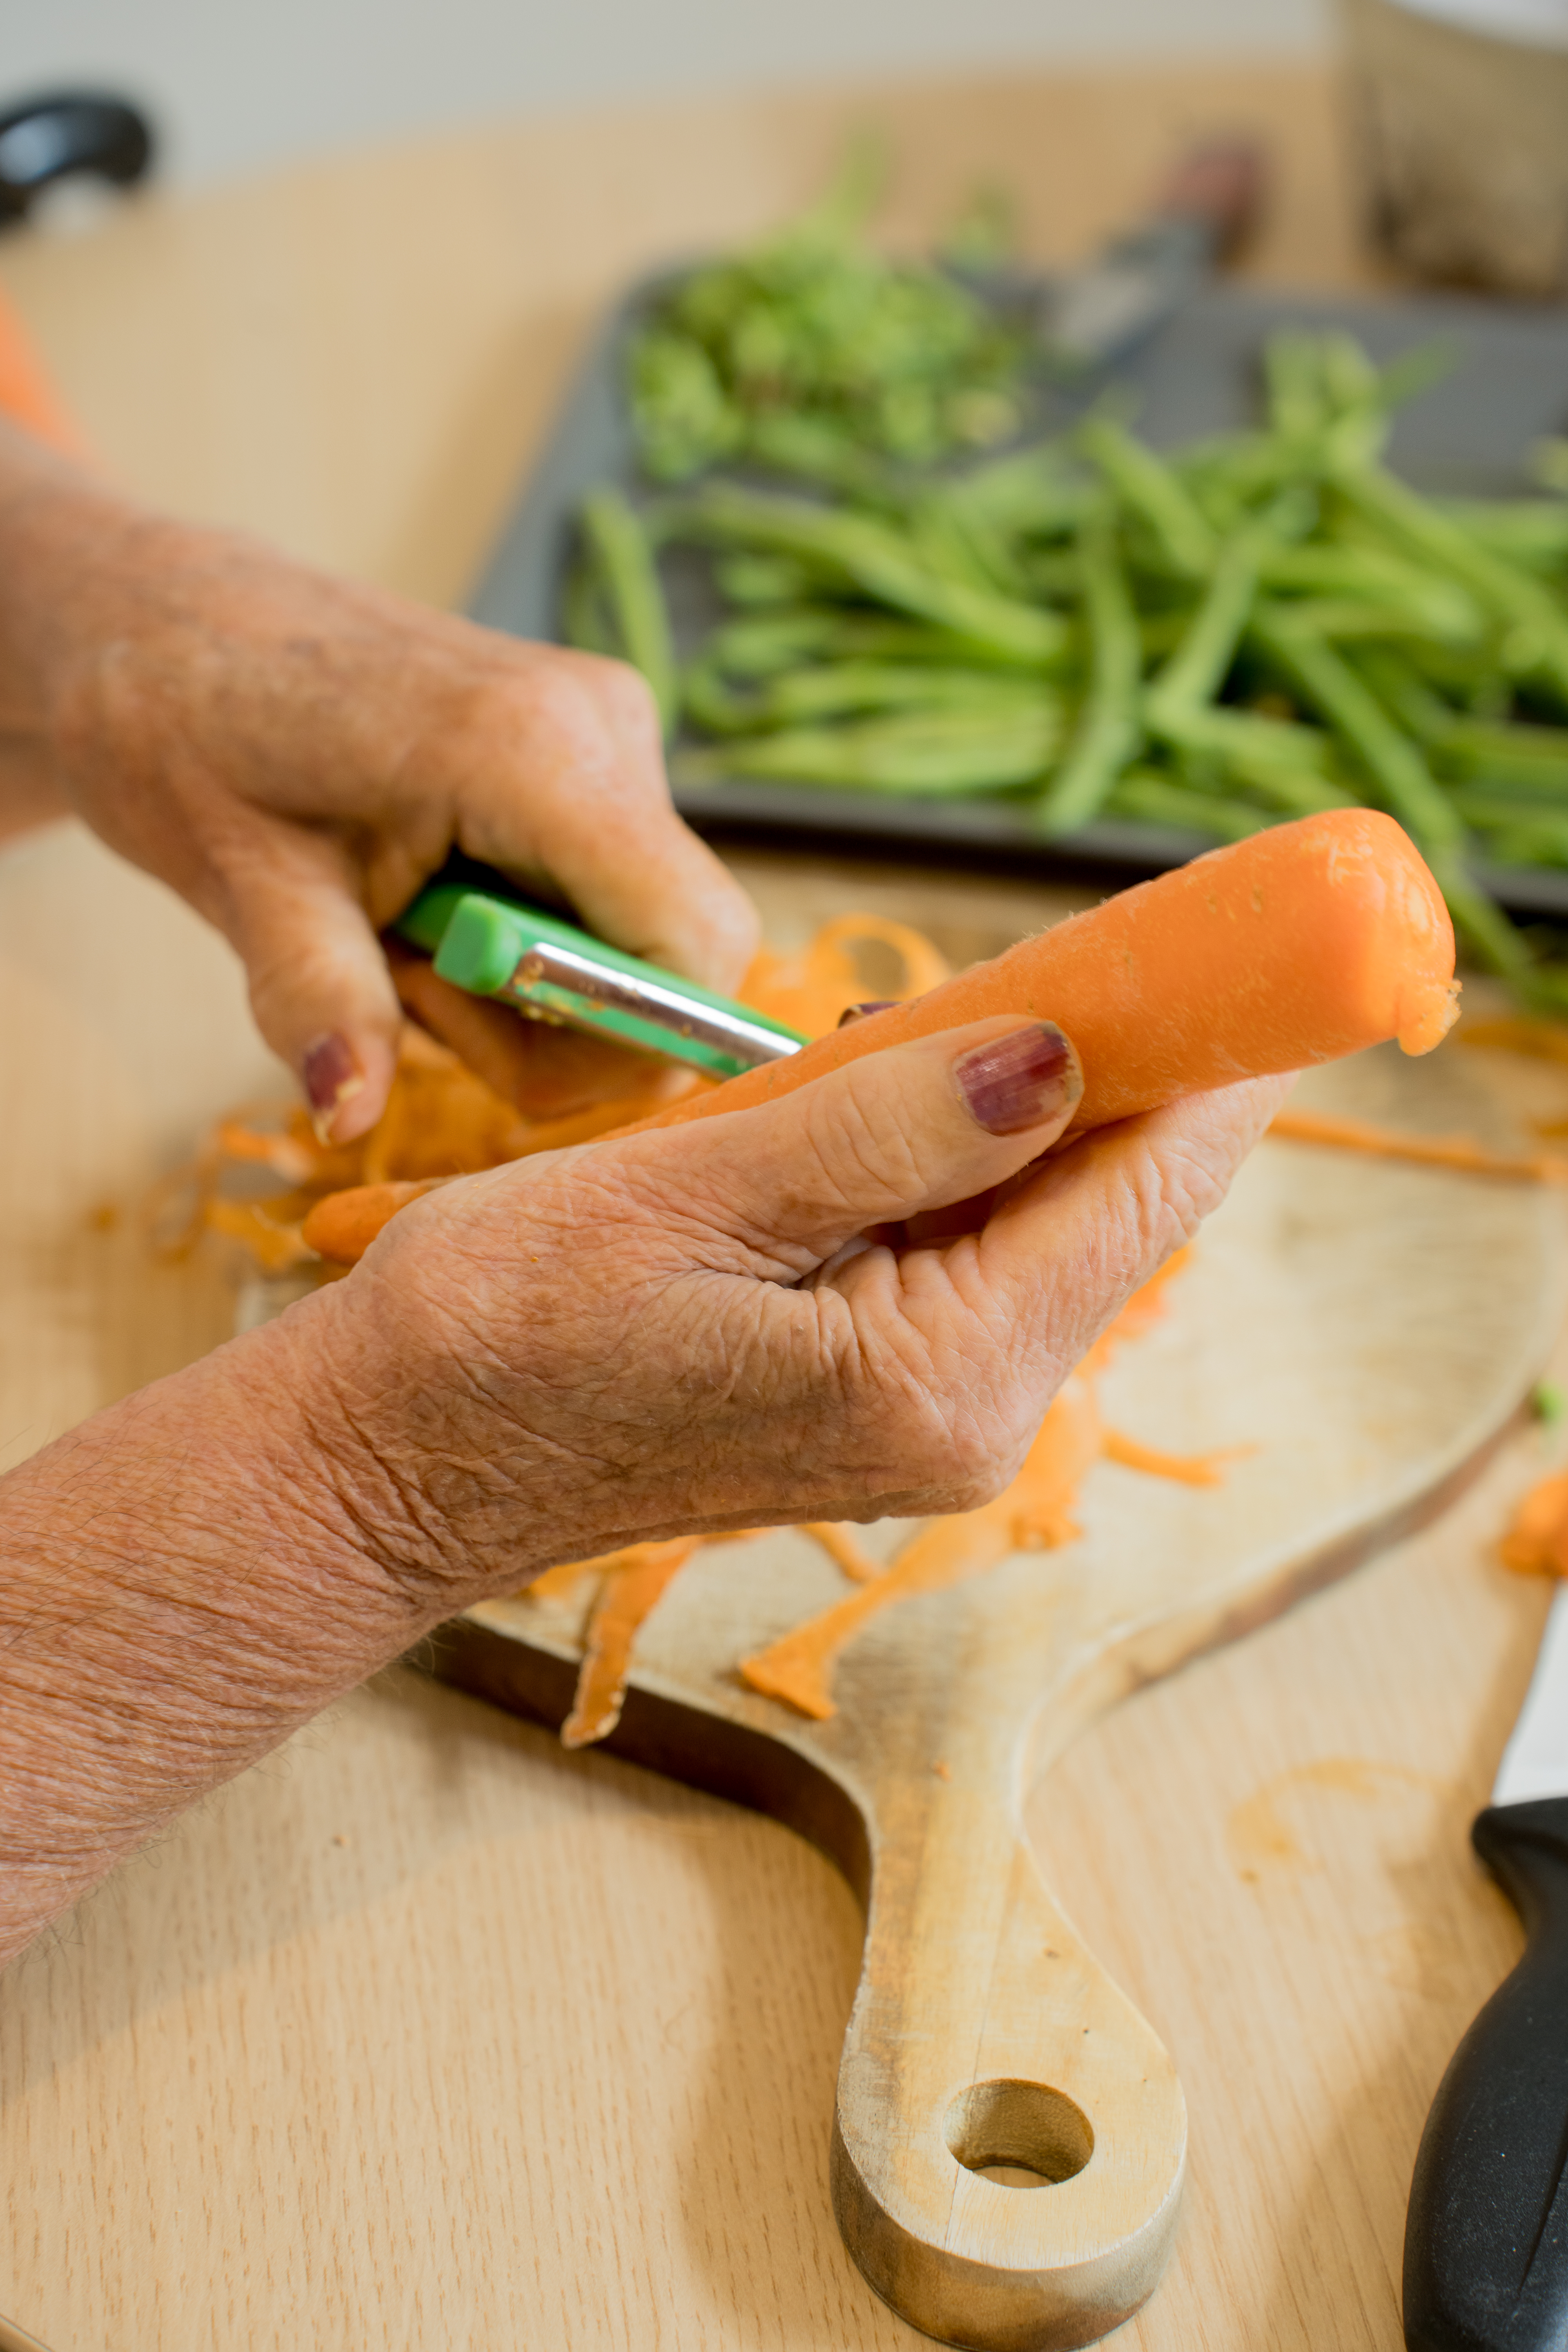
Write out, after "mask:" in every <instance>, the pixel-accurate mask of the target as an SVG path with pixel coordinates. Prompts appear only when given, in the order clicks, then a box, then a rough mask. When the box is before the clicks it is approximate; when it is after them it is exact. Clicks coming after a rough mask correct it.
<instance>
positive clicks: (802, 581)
mask: <svg viewBox="0 0 1568 2352" xmlns="http://www.w3.org/2000/svg"><path fill="white" fill-rule="evenodd" d="M713 577H714V579H715V581H716V582H717V583H718V586H719V592H720V593H721V595H722V596H723V597H724V598H725V600H726V602H727V603H729V604H758V605H764V606H765V605H769V604H805V601H806V600H807V598H808V597H810V596H811V595H812V593H814V591H815V590H816V587H817V585H818V583H819V577H820V575H819V574H818V573H816V572H813V571H812V569H811V567H810V565H809V564H806V563H796V562H794V561H793V559H792V558H791V557H789V556H787V555H727V556H725V557H723V558H722V559H721V562H718V563H716V564H715V565H714V567H713Z"/></svg>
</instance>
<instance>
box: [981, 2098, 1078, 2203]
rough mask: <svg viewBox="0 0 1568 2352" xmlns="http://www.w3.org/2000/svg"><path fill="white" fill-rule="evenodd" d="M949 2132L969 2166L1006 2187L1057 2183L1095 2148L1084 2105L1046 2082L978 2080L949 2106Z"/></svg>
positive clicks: (1053, 2185) (1043, 2186) (1021, 2187)
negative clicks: (983, 2081) (992, 2081)
mask: <svg viewBox="0 0 1568 2352" xmlns="http://www.w3.org/2000/svg"><path fill="white" fill-rule="evenodd" d="M944 2137H945V2138H946V2140H947V2144H948V2147H949V2148H950V2149H951V2150H952V2154H953V2155H954V2156H955V2157H956V2158H958V2161H959V2163H960V2164H962V2165H963V2167H964V2168H965V2170H966V2171H969V2172H978V2173H980V2174H981V2175H983V2177H984V2179H987V2180H994V2181H995V2182H996V2183H997V2185H998V2187H1000V2188H1003V2189H1049V2188H1054V2187H1055V2186H1056V2184H1057V2183H1058V2181H1063V2180H1070V2179H1072V2177H1073V2175H1074V2174H1075V2173H1077V2172H1081V2171H1082V2170H1083V2168H1084V2166H1085V2165H1086V2164H1087V2163H1088V2162H1089V2158H1090V2157H1091V2156H1092V2155H1093V2154H1094V2130H1093V2127H1092V2126H1091V2125H1090V2123H1089V2117H1088V2116H1086V2115H1085V2114H1084V2112H1083V2109H1082V2108H1081V2107H1080V2106H1079V2105H1076V2104H1075V2102H1074V2101H1073V2100H1071V2099H1069V2098H1068V2095H1067V2094H1066V2092H1065V2091H1053V2090H1052V2089H1051V2088H1050V2087H1049V2085H1048V2084H1045V2083H1016V2082H1001V2083H972V2084H970V2086H969V2088H968V2090H967V2091H961V2092H960V2093H959V2095H958V2096H957V2098H956V2099H954V2101H953V2103H952V2105H951V2106H950V2107H949V2109H948V2111H947V2120H946V2123H945V2126H944Z"/></svg>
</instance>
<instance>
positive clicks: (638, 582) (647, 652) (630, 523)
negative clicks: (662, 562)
mask: <svg viewBox="0 0 1568 2352" xmlns="http://www.w3.org/2000/svg"><path fill="white" fill-rule="evenodd" d="M581 523H582V531H583V542H584V548H585V549H586V550H587V551H588V552H589V554H590V556H591V558H592V560H593V562H595V565H596V566H597V571H598V579H599V584H600V592H601V594H602V597H603V600H604V602H605V604H606V606H607V607H608V609H609V612H610V614H611V617H612V619H613V621H614V624H615V627H616V634H617V635H618V637H619V639H620V650H621V651H622V652H623V653H624V654H625V656H626V659H627V660H628V661H629V662H630V663H631V664H632V665H633V667H635V668H637V669H639V670H641V672H642V674H643V676H644V677H645V678H646V679H647V682H648V685H649V686H650V687H651V688H652V689H653V698H654V701H655V702H656V703H657V705H658V715H659V719H660V721H661V723H662V724H663V727H664V729H665V731H666V733H668V730H669V729H670V728H671V727H672V726H673V725H674V723H675V719H676V714H677V712H678V710H679V704H680V689H679V682H678V680H677V677H676V670H675V647H674V644H673V642H672V640H671V637H670V633H669V614H668V612H667V611H666V609H665V602H664V591H663V589H662V588H661V587H660V585H659V579H658V567H657V566H656V564H655V562H654V558H653V550H652V548H651V547H650V546H649V544H648V540H647V532H646V531H645V530H644V529H643V527H642V524H641V523H640V521H639V520H637V515H636V514H635V513H634V511H633V509H632V508H631V507H630V506H629V505H628V504H627V502H626V499H624V498H623V497H622V496H621V494H620V492H619V491H618V490H616V489H612V488H608V487H605V488H601V489H597V490H591V491H590V492H589V494H588V496H587V497H586V498H585V499H584V501H583V506H582V514H581Z"/></svg>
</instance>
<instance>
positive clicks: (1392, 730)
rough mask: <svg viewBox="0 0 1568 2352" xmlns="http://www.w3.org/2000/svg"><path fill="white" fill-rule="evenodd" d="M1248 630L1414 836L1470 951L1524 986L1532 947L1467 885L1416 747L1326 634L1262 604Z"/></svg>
mask: <svg viewBox="0 0 1568 2352" xmlns="http://www.w3.org/2000/svg"><path fill="white" fill-rule="evenodd" d="M1251 626H1252V634H1253V635H1254V637H1255V638H1256V640H1257V642H1258V645H1259V646H1261V647H1262V648H1263V650H1264V651H1265V653H1267V654H1268V656H1269V658H1270V659H1271V660H1272V661H1273V662H1275V663H1276V664H1277V665H1278V667H1279V668H1280V669H1282V670H1283V671H1284V672H1285V674H1286V676H1287V677H1289V680H1290V682H1291V684H1292V686H1294V687H1295V688H1297V689H1298V690H1299V691H1300V693H1301V695H1302V696H1303V697H1304V698H1305V699H1306V700H1307V701H1308V702H1309V703H1310V704H1311V705H1312V707H1313V708H1314V709H1317V710H1319V711H1321V714H1322V716H1323V717H1324V718H1325V719H1327V720H1328V722H1329V724H1330V725H1331V727H1332V728H1333V729H1334V730H1335V732H1336V734H1337V735H1338V736H1339V738H1340V740H1341V741H1342V743H1343V744H1344V747H1345V749H1346V751H1348V752H1349V753H1350V756H1351V758H1352V760H1353V761H1355V763H1356V765H1357V766H1358V767H1360V768H1361V770H1362V771H1363V773H1364V774H1365V775H1366V776H1367V778H1368V779H1369V781H1370V782H1372V784H1373V787H1374V789H1375V790H1376V791H1377V793H1378V794H1379V796H1380V798H1381V799H1382V801H1383V803H1384V806H1385V807H1386V808H1388V809H1389V811H1390V812H1391V814H1393V815H1394V816H1396V817H1397V818H1398V819H1399V821H1400V823H1401V824H1403V825H1404V826H1405V830H1406V832H1407V833H1409V834H1410V835H1412V836H1413V837H1414V839H1415V842H1416V843H1417V845H1419V847H1420V848H1421V850H1422V852H1423V853H1424V855H1425V856H1426V861H1427V863H1428V865H1429V866H1431V868H1432V871H1433V873H1434V874H1435V875H1436V878H1437V882H1438V884H1439V887H1441V889H1442V891H1443V895H1444V897H1445V898H1447V901H1448V907H1449V910H1450V912H1451V913H1452V915H1453V917H1454V920H1455V921H1456V923H1458V925H1459V926H1460V928H1461V929H1462V930H1463V931H1464V932H1465V935H1466V937H1467V938H1468V940H1469V942H1470V944H1471V946H1472V947H1473V948H1474V949H1475V950H1476V951H1477V952H1478V953H1479V955H1480V956H1482V957H1483V958H1484V960H1485V961H1487V962H1488V963H1489V965H1490V966H1491V968H1492V969H1493V970H1494V971H1499V972H1501V973H1502V974H1503V976H1504V977H1505V978H1508V979H1512V980H1515V981H1521V980H1522V979H1523V978H1524V976H1525V974H1526V973H1527V972H1528V971H1529V969H1530V966H1531V962H1532V961H1533V959H1532V957H1531V953H1530V950H1529V949H1528V947H1527V946H1526V944H1525V942H1524V940H1522V938H1521V935H1520V934H1519V932H1518V931H1516V930H1515V929H1514V928H1513V925H1512V924H1511V923H1510V921H1509V919H1508V918H1507V916H1506V915H1504V914H1502V913H1500V910H1499V909H1498V908H1496V907H1494V906H1493V904H1492V903H1491V901H1490V899H1489V898H1485V897H1484V896H1483V895H1482V893H1481V892H1480V891H1479V890H1478V889H1477V888H1476V887H1475V885H1474V884H1473V883H1472V882H1471V881H1470V879H1469V877H1468V874H1467V872H1466V870H1465V865H1464V855H1465V829H1464V824H1463V822H1462V820H1461V818H1460V816H1459V814H1458V810H1457V809H1456V808H1455V806H1454V804H1453V803H1452V802H1451V801H1450V800H1449V799H1448V797H1447V794H1446V793H1444V792H1443V789H1442V787H1441V786H1440V785H1439V784H1438V782H1437V781H1436V778H1435V777H1434V775H1433V774H1432V772H1431V770H1430V769H1429V768H1428V767H1427V765H1426V761H1425V760H1424V759H1423V758H1422V756H1421V754H1420V752H1419V751H1417V750H1416V748H1415V745H1414V744H1413V743H1412V742H1410V741H1409V740H1408V739H1407V738H1406V737H1405V736H1404V735H1402V734H1401V733H1400V731H1399V730H1398V728H1397V727H1396V726H1395V725H1394V721H1393V720H1392V719H1390V718H1389V716H1388V714H1387V712H1386V711H1385V710H1384V708H1383V706H1382V704H1381V703H1380V702H1378V701H1377V699H1376V698H1375V697H1374V696H1373V694H1372V693H1371V692H1370V691H1369V690H1368V688H1366V687H1365V686H1364V685H1363V683H1362V680H1361V679H1360V678H1359V677H1357V676H1356V673H1355V672H1354V670H1353V669H1352V668H1351V667H1350V666H1349V664H1348V663H1346V662H1344V661H1342V659H1341V658H1340V656H1339V655H1338V654H1336V653H1335V652H1334V651H1333V650H1332V648H1331V646H1328V645H1327V644H1325V643H1324V641H1323V640H1322V639H1321V637H1314V636H1311V635H1308V634H1307V633H1306V632H1305V631H1302V630H1300V629H1297V628H1295V627H1293V626H1292V625H1291V624H1290V622H1289V618H1288V617H1286V616H1285V615H1284V614H1282V613H1280V612H1279V610H1278V609H1276V610H1275V611H1273V612H1270V611H1269V610H1268V609H1267V608H1266V607H1264V606H1262V605H1259V606H1258V608H1257V609H1256V610H1255V611H1254V614H1253V616H1252V625H1251Z"/></svg>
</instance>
